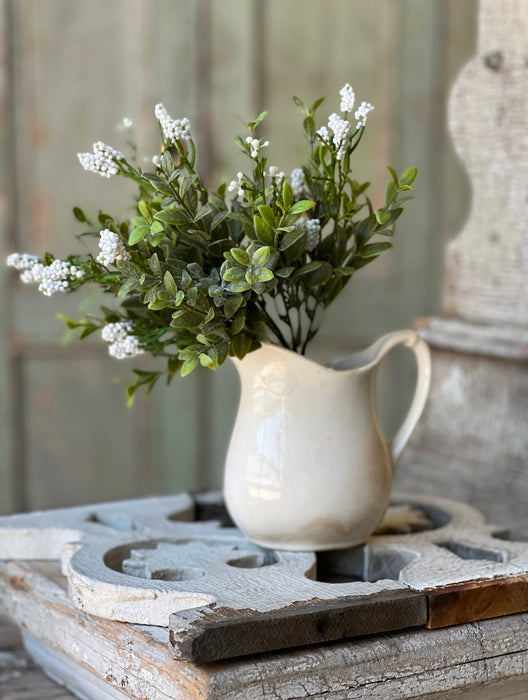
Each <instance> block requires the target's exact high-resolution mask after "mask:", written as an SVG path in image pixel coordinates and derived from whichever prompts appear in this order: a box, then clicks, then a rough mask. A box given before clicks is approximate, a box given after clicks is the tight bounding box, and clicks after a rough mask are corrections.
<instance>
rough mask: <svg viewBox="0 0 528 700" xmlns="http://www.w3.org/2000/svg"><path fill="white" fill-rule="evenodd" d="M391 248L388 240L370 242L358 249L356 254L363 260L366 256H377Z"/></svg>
mask: <svg viewBox="0 0 528 700" xmlns="http://www.w3.org/2000/svg"><path fill="white" fill-rule="evenodd" d="M389 248H392V243H389V242H388V241H387V242H385V243H371V244H370V245H365V246H363V247H362V248H361V250H359V251H358V252H357V253H356V255H357V256H358V257H360V258H362V259H363V260H366V259H368V258H377V257H378V255H380V254H381V253H383V252H384V251H385V250H389Z"/></svg>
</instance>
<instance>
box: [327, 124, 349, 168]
mask: <svg viewBox="0 0 528 700" xmlns="http://www.w3.org/2000/svg"><path fill="white" fill-rule="evenodd" d="M328 128H329V129H331V130H332V131H333V132H334V136H333V142H334V146H335V147H336V148H337V149H338V151H337V154H336V155H337V158H338V159H340V158H342V157H343V156H344V155H345V153H346V149H347V146H348V143H347V139H348V135H349V134H350V122H349V121H347V120H346V119H342V118H341V117H340V116H339V115H338V114H336V113H335V112H334V113H333V114H331V115H330V116H329V117H328Z"/></svg>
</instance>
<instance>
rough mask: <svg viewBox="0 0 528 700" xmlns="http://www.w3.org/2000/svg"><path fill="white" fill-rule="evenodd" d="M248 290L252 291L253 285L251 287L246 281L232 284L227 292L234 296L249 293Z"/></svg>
mask: <svg viewBox="0 0 528 700" xmlns="http://www.w3.org/2000/svg"><path fill="white" fill-rule="evenodd" d="M248 289H251V285H249V284H248V283H247V282H246V281H245V280H242V281H240V282H231V284H229V285H228V286H227V291H228V292H232V293H234V294H236V293H238V292H247V290H248Z"/></svg>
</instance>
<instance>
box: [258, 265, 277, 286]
mask: <svg viewBox="0 0 528 700" xmlns="http://www.w3.org/2000/svg"><path fill="white" fill-rule="evenodd" d="M273 277H274V274H273V272H272V271H271V270H268V268H267V267H261V268H260V270H258V271H257V282H269V281H270V280H272V279H273Z"/></svg>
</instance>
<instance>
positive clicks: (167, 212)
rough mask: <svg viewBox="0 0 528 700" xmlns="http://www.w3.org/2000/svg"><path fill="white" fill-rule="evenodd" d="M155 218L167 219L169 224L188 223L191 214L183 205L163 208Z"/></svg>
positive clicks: (159, 219)
mask: <svg viewBox="0 0 528 700" xmlns="http://www.w3.org/2000/svg"><path fill="white" fill-rule="evenodd" d="M154 218H155V219H158V221H165V222H166V223H168V224H174V225H176V226H177V225H178V224H188V223H189V222H190V219H189V215H188V214H187V212H186V211H185V209H183V208H181V207H177V208H174V207H168V208H167V209H162V210H161V211H159V212H158V213H157V214H155V215H154Z"/></svg>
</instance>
